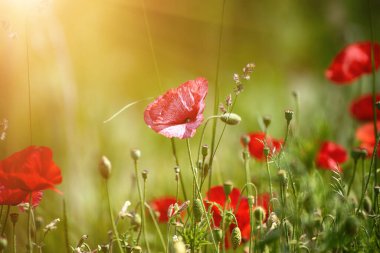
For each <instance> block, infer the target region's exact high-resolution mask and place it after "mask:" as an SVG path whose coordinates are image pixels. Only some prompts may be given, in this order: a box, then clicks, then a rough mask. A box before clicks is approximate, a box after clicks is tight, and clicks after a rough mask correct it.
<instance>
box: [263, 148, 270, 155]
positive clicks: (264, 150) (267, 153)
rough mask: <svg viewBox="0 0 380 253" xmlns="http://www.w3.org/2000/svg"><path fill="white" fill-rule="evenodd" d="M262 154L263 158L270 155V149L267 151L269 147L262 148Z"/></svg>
mask: <svg viewBox="0 0 380 253" xmlns="http://www.w3.org/2000/svg"><path fill="white" fill-rule="evenodd" d="M263 153H264V156H265V157H267V156H269V153H270V149H269V147H264V149H263Z"/></svg>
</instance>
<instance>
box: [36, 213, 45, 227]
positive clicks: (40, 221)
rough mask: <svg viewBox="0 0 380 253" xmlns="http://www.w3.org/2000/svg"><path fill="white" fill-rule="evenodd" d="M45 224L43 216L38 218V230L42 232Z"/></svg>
mask: <svg viewBox="0 0 380 253" xmlns="http://www.w3.org/2000/svg"><path fill="white" fill-rule="evenodd" d="M44 224H45V221H44V218H43V217H42V216H37V217H36V229H37V230H40V229H41V228H42V227H43V226H44Z"/></svg>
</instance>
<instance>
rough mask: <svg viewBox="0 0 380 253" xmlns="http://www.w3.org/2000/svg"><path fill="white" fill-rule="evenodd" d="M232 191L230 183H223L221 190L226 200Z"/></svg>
mask: <svg viewBox="0 0 380 253" xmlns="http://www.w3.org/2000/svg"><path fill="white" fill-rule="evenodd" d="M232 189H233V184H232V182H231V181H226V182H224V184H223V190H224V194H225V195H226V199H228V196H230V193H231V192H232Z"/></svg>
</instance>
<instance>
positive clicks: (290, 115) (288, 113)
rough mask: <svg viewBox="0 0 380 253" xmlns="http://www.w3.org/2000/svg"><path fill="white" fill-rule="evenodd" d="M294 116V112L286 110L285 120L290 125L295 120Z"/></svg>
mask: <svg viewBox="0 0 380 253" xmlns="http://www.w3.org/2000/svg"><path fill="white" fill-rule="evenodd" d="M293 114H294V112H293V111H292V110H286V111H285V119H286V121H287V122H288V124H289V122H290V121H291V120H292V119H293Z"/></svg>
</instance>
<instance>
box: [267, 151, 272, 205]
mask: <svg viewBox="0 0 380 253" xmlns="http://www.w3.org/2000/svg"><path fill="white" fill-rule="evenodd" d="M265 163H266V167H267V172H268V179H269V190H270V198H271V199H273V189H272V177H271V175H270V170H269V161H268V155H267V156H265Z"/></svg>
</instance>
